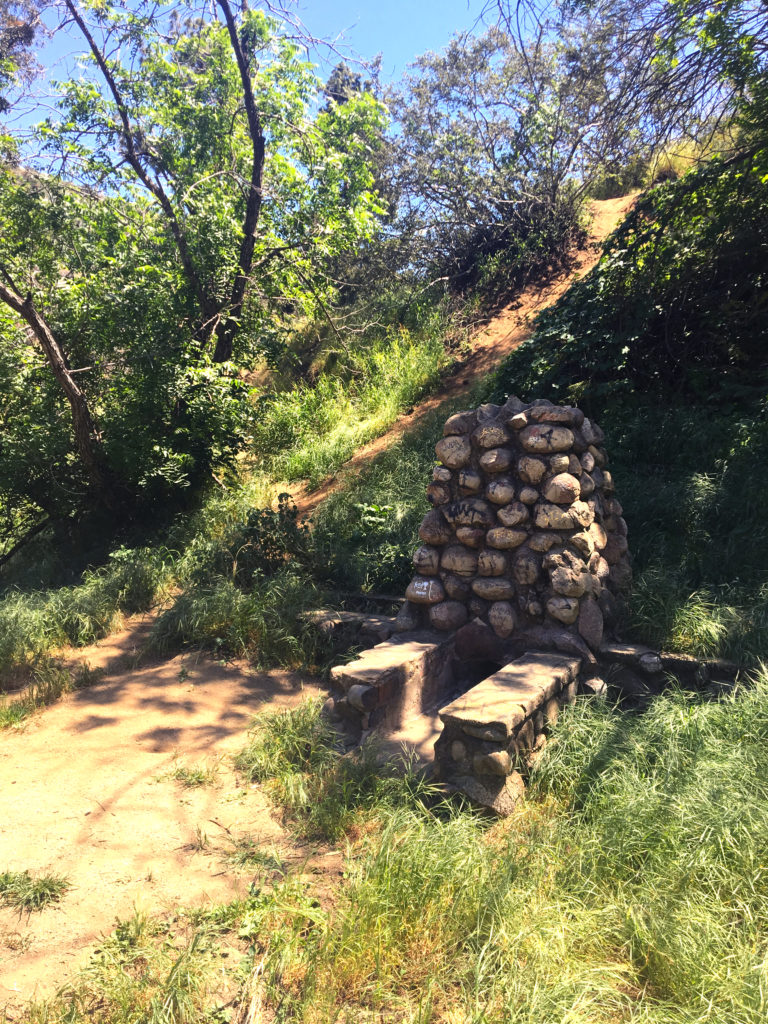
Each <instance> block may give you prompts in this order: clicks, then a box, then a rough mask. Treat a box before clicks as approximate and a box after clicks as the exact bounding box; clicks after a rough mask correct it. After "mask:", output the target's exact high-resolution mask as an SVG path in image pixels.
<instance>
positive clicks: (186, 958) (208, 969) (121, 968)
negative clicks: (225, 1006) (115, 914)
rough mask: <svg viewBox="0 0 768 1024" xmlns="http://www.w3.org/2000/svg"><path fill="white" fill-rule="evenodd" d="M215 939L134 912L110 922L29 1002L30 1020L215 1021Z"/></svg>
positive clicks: (45, 1023) (50, 1023)
mask: <svg viewBox="0 0 768 1024" xmlns="http://www.w3.org/2000/svg"><path fill="white" fill-rule="evenodd" d="M217 966H218V965H217V963H216V957H215V947H214V946H213V944H212V942H211V941H210V939H209V937H208V935H207V934H206V932H205V931H195V932H194V933H193V934H192V935H191V936H190V937H188V938H185V937H182V938H181V941H178V940H175V939H174V938H173V937H172V936H171V935H170V934H168V928H167V926H166V927H163V925H162V924H160V923H158V922H155V921H153V920H152V919H151V918H149V917H148V916H146V915H144V914H142V913H139V912H136V913H135V914H134V916H133V917H132V918H130V919H128V920H127V921H122V922H118V923H117V926H116V928H115V931H114V933H113V934H112V935H111V936H110V937H109V938H108V939H107V940H106V941H104V942H103V943H102V944H101V949H100V951H99V952H98V953H97V954H96V955H95V956H93V957H92V959H91V961H90V963H89V965H88V966H87V968H85V970H83V971H81V972H80V973H79V974H77V975H76V976H75V977H74V979H73V980H72V981H71V982H70V983H69V984H67V985H65V986H64V987H63V988H62V989H60V991H59V992H58V993H57V995H56V996H55V997H54V998H53V999H50V1000H47V1001H44V1002H37V1003H32V1004H31V1005H30V1007H29V1009H28V1012H27V1016H26V1017H25V1019H26V1020H28V1021H29V1022H30V1024H64V1022H65V1021H66V1022H68V1024H75V1022H80V1021H83V1022H85V1021H98V1022H100V1024H203V1022H210V1024H215V1022H219V1021H223V1020H225V1019H226V1018H225V1017H221V1016H218V1015H217V1012H218V1011H217V1007H216V1004H215V1002H214V1001H213V1000H212V998H211V995H210V993H211V990H212V989H213V987H214V985H215V982H216V981H217V980H218V979H217V973H218V972H217Z"/></svg>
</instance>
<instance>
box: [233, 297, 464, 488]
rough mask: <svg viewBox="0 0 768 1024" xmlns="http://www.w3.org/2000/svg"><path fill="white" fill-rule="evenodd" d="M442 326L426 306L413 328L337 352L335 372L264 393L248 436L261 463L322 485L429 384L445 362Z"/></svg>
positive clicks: (279, 475) (279, 474)
mask: <svg viewBox="0 0 768 1024" xmlns="http://www.w3.org/2000/svg"><path fill="white" fill-rule="evenodd" d="M447 329H448V323H447V320H446V319H445V318H444V317H443V316H442V314H440V313H439V312H438V311H437V310H436V309H432V310H430V309H425V310H424V312H423V313H422V315H421V317H420V322H419V323H417V324H416V325H415V326H414V328H413V329H411V330H409V329H408V328H407V327H405V326H402V325H401V326H399V327H391V328H387V329H384V330H381V331H379V332H378V333H376V332H374V337H373V338H370V339H369V340H368V343H367V346H366V347H363V346H362V345H361V344H360V343H359V342H358V343H356V344H355V346H354V347H352V348H350V349H347V350H346V351H344V352H340V353H338V362H337V365H336V367H335V368H334V371H333V372H332V373H329V372H326V373H323V374H321V375H320V376H319V378H318V379H317V380H316V381H315V382H314V384H312V385H311V386H309V385H299V386H298V387H296V388H293V389H290V390H287V391H283V392H280V393H278V394H275V395H272V396H268V397H265V398H264V399H263V400H262V402H261V406H260V408H259V416H258V423H257V425H256V427H255V434H254V439H253V447H254V453H255V455H256V458H257V460H258V462H259V464H260V465H261V466H262V467H263V468H264V469H265V470H266V471H267V472H268V473H269V474H270V476H272V477H273V478H274V479H276V480H301V479H307V480H309V483H310V486H315V485H317V484H318V483H320V481H321V480H323V479H324V478H325V477H327V476H329V475H330V474H331V473H333V472H334V471H335V470H336V469H338V468H339V466H341V465H342V463H344V462H345V461H346V460H347V459H348V458H349V457H350V456H351V455H352V454H353V453H354V451H355V449H357V448H358V447H359V446H360V445H362V444H364V443H365V442H366V441H369V440H371V438H374V437H378V435H379V434H381V433H383V432H384V431H385V430H386V428H387V427H388V426H389V425H390V424H391V423H392V422H393V421H394V420H395V419H396V418H397V416H398V415H399V414H400V413H401V412H402V411H403V410H404V409H407V408H408V406H410V405H412V404H413V403H414V402H416V401H417V400H418V399H419V398H421V397H422V396H423V395H424V394H426V393H427V392H428V391H429V390H430V389H432V388H434V386H435V384H436V383H437V381H438V379H439V374H440V371H441V370H442V369H444V368H445V366H446V365H447V363H448V357H447V355H446V351H445V345H444V336H445V333H446V331H447Z"/></svg>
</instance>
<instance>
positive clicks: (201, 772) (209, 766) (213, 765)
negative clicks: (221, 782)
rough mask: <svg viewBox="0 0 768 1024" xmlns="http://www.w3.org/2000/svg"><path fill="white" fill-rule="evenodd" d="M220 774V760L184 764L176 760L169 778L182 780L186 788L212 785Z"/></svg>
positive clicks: (177, 780)
mask: <svg viewBox="0 0 768 1024" xmlns="http://www.w3.org/2000/svg"><path fill="white" fill-rule="evenodd" d="M218 775H219V763H218V761H203V762H201V763H199V764H182V763H179V762H178V761H174V765H173V768H171V770H170V772H169V773H168V778H171V779H174V780H175V781H176V782H180V783H181V785H182V786H183V787H184V789H197V788H198V787H200V786H212V785H213V784H214V783H215V782H216V780H217V778H218Z"/></svg>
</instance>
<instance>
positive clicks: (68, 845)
mask: <svg viewBox="0 0 768 1024" xmlns="http://www.w3.org/2000/svg"><path fill="white" fill-rule="evenodd" d="M146 628H147V622H146V620H141V619H135V620H133V621H131V622H129V623H128V624H127V627H126V629H124V630H123V631H122V632H120V633H118V634H116V635H115V636H113V637H110V638H109V639H108V640H106V641H104V643H103V644H100V645H96V646H94V647H91V648H85V649H83V650H82V651H79V652H78V659H79V660H87V661H88V663H89V664H90V665H91V667H93V668H96V667H101V666H110V665H115V664H118V665H119V659H120V658H124V657H125V656H126V655H130V653H131V651H132V649H134V648H136V647H137V646H140V643H141V639H142V636H143V634H144V632H145V631H146ZM115 659H117V662H116V661H115ZM319 692H321V685H320V683H319V682H318V680H316V679H314V678H312V677H309V676H306V675H302V674H299V673H291V672H280V671H272V672H266V673H256V672H254V671H253V670H252V669H251V668H250V667H249V666H248V665H247V664H245V663H240V662H235V663H232V662H230V663H229V664H222V663H219V662H216V661H212V660H210V659H199V660H195V659H193V658H190V657H189V656H186V657H184V656H179V657H176V658H172V659H170V660H167V661H164V662H162V663H160V664H154V665H144V666H143V667H139V668H135V669H133V670H129V671H125V670H123V671H122V672H119V673H115V674H114V675H112V676H111V677H107V678H106V679H105V680H104V681H103V682H100V683H99V684H97V685H96V686H93V687H91V688H89V689H87V690H81V691H79V692H78V693H76V694H74V695H72V696H71V697H69V698H65V699H64V700H62V701H61V702H60V703H58V704H57V705H55V706H53V707H51V708H48V709H47V710H46V711H44V712H42V713H40V714H38V715H36V716H35V717H33V718H32V719H31V721H30V722H29V724H28V725H27V727H26V729H24V730H23V731H21V732H5V733H2V734H0V871H6V870H11V871H25V870H28V871H30V872H32V873H33V874H38V873H52V874H59V875H63V876H65V877H67V878H68V879H69V880H70V882H71V884H72V888H71V890H70V891H69V892H68V893H67V894H66V896H65V897H64V899H63V900H62V901H61V903H60V904H59V905H58V906H52V907H50V908H48V909H45V910H44V911H42V913H35V914H32V915H30V916H26V915H24V916H22V917H19V916H18V914H17V913H16V912H15V911H11V910H9V909H7V908H0V1013H2V1010H3V1009H4V1008H5V1007H6V1005H8V1006H9V1008H10V1016H11V1019H13V1013H14V1010H15V1009H18V1007H19V1006H20V1005H22V1004H23V1003H24V1002H25V1001H26V1000H27V999H28V998H29V997H31V996H35V995H36V996H40V995H43V994H49V993H50V992H51V991H52V989H55V987H56V986H57V985H59V984H61V983H62V982H63V981H64V979H65V978H66V976H67V975H68V974H69V973H70V972H71V971H72V970H73V969H74V968H75V967H76V965H77V963H78V962H80V961H82V960H83V959H84V958H85V955H86V954H87V952H88V951H89V950H90V949H92V948H93V947H94V945H95V944H97V943H98V941H99V938H100V936H102V935H104V934H105V933H108V932H110V931H111V929H112V927H113V925H114V922H115V919H116V918H121V919H125V918H127V917H130V916H131V915H132V914H133V912H134V909H135V908H136V907H137V906H138V907H139V908H140V909H143V910H144V911H145V912H150V911H151V912H152V913H157V912H162V911H164V910H167V911H170V910H173V909H174V908H175V907H178V906H194V905H199V904H203V903H206V902H209V901H212V902H222V901H225V900H230V899H232V898H233V897H235V896H236V895H237V894H238V893H244V892H245V891H246V890H247V887H248V884H249V882H250V880H251V877H252V876H251V875H249V874H247V873H240V874H238V873H237V872H236V871H234V870H233V869H231V868H230V867H229V866H228V865H227V863H226V851H227V848H228V847H227V839H228V833H227V831H226V830H227V829H229V830H230V832H231V833H232V835H234V836H238V835H243V834H246V835H249V836H251V837H252V838H253V839H254V840H255V841H256V842H258V843H259V844H263V845H264V846H265V848H266V849H267V850H271V849H272V848H273V847H277V848H279V849H281V850H282V851H283V856H284V858H285V859H286V861H287V862H288V863H290V862H291V861H293V862H294V863H296V864H299V865H301V864H303V863H304V861H305V860H306V859H307V858H310V867H309V868H308V869H307V870H311V863H312V857H313V851H312V849H309V848H305V847H302V846H300V845H297V844H296V843H295V842H293V841H292V840H291V839H290V838H289V837H288V836H287V835H286V833H285V832H284V830H283V829H282V827H281V826H280V824H279V822H278V821H277V820H276V819H275V818H274V816H273V812H272V810H271V809H270V806H269V804H268V801H267V799H266V797H264V796H263V794H262V793H261V792H260V791H259V790H258V789H256V788H252V787H250V786H243V785H242V784H241V783H240V782H239V780H238V778H237V777H236V776H235V774H234V772H233V771H232V767H231V761H230V757H229V755H231V754H232V753H234V752H236V751H237V750H239V749H240V748H241V747H242V746H243V744H244V739H245V733H246V729H247V727H248V724H249V722H250V720H251V718H252V716H253V715H254V714H255V713H256V712H257V711H259V710H261V709H263V708H266V707H282V706H287V705H292V704H295V703H297V702H298V701H300V700H301V699H303V698H304V697H306V696H308V695H310V694H317V693H319ZM176 758H178V762H177V763H178V764H183V765H186V766H192V765H200V764H205V765H207V766H212V767H214V768H216V769H217V777H216V781H215V783H214V785H213V786H206V787H204V788H195V789H185V788H183V786H182V785H181V784H180V783H179V782H178V781H176V780H174V779H172V778H168V773H169V771H170V770H171V769H172V768H173V767H174V763H175V761H176ZM214 822H215V823H214ZM200 847H202V849H201V848H200ZM229 848H230V849H231V846H230V847H229ZM320 863H321V864H322V868H323V870H324V871H325V870H329V869H331V870H333V869H334V868H338V866H339V864H340V857H337V858H336V859H335V860H334V858H333V857H331V858H330V859H329V858H328V857H327V856H324V857H321V858H320Z"/></svg>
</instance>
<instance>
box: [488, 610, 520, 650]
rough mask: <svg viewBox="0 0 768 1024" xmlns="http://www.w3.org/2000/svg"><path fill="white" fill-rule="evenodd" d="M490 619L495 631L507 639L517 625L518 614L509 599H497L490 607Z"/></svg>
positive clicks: (503, 638)
mask: <svg viewBox="0 0 768 1024" xmlns="http://www.w3.org/2000/svg"><path fill="white" fill-rule="evenodd" d="M488 621H489V622H490V624H491V627H492V628H493V631H494V633H495V634H496V635H497V636H500V637H501V638H502V640H506V638H507V637H508V636H511V635H512V633H514V631H515V627H516V626H517V615H516V614H515V609H514V608H513V607H512V605H511V604H510V603H509V601H495V602H494V603H493V604H492V605H491V607H490V608H489V609H488Z"/></svg>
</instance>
